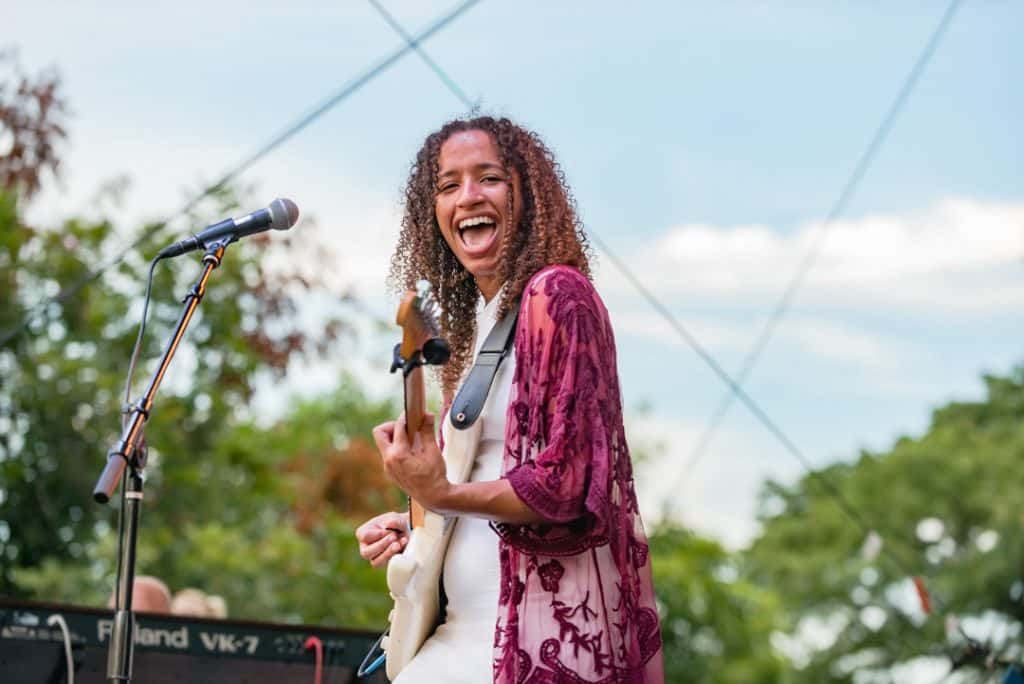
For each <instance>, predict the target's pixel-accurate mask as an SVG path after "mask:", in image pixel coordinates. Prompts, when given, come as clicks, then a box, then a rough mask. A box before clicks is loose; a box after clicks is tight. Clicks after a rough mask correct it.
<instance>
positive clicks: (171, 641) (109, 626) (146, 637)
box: [96, 620, 188, 650]
mask: <svg viewBox="0 0 1024 684" xmlns="http://www.w3.org/2000/svg"><path fill="white" fill-rule="evenodd" d="M96 631H97V637H98V638H99V640H100V643H105V642H106V641H107V640H108V639H110V634H111V632H113V631H114V621H113V620H99V621H97V622H96ZM135 644H136V645H137V646H152V647H156V648H173V649H176V650H185V649H187V648H188V626H187V625H182V626H181V627H179V628H178V629H160V628H156V627H143V626H142V625H140V624H139V623H137V622H136V623H135Z"/></svg>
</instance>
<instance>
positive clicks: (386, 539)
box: [356, 512, 409, 568]
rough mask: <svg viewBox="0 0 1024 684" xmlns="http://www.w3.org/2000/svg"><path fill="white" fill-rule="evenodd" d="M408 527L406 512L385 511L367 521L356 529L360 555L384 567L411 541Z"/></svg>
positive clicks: (373, 564)
mask: <svg viewBox="0 0 1024 684" xmlns="http://www.w3.org/2000/svg"><path fill="white" fill-rule="evenodd" d="M407 529H408V514H406V513H394V512H392V513H383V514H381V515H378V516H376V517H375V518H372V519H370V520H368V521H366V522H365V523H363V524H362V525H360V526H359V528H358V529H357V530H356V539H357V540H358V541H359V555H360V556H362V557H363V558H365V559H366V560H368V561H370V565H372V566H373V567H375V568H379V567H383V566H384V565H385V564H387V562H388V561H389V560H390V559H391V557H392V556H395V555H396V554H399V553H401V552H402V551H403V550H404V549H405V547H406V545H407V544H408V543H409V535H408V534H407V532H406V530H407ZM396 530H398V531H397V532H396Z"/></svg>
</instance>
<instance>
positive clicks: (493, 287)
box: [476, 276, 502, 304]
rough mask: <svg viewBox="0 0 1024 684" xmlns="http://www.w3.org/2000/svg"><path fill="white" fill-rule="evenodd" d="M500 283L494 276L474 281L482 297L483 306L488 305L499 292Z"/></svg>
mask: <svg viewBox="0 0 1024 684" xmlns="http://www.w3.org/2000/svg"><path fill="white" fill-rule="evenodd" d="M501 285H502V283H501V282H500V281H499V280H498V278H497V277H496V276H486V277H480V278H477V279H476V287H477V289H478V290H480V294H481V295H483V298H484V304H490V303H491V300H492V299H494V297H495V296H496V295H497V294H498V293H499V292H501Z"/></svg>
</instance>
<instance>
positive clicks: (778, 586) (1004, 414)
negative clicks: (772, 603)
mask: <svg viewBox="0 0 1024 684" xmlns="http://www.w3.org/2000/svg"><path fill="white" fill-rule="evenodd" d="M985 384H986V388H987V393H986V396H985V398H984V399H983V400H982V401H978V402H956V403H951V404H949V405H947V406H944V407H942V408H940V409H938V410H936V411H935V412H934V414H933V416H932V421H931V425H930V427H929V428H928V430H927V432H926V433H925V434H924V435H922V436H921V437H918V438H909V437H904V438H901V439H899V440H898V441H897V442H896V443H895V444H894V445H893V447H892V449H890V450H889V451H888V452H885V453H877V454H876V453H866V452H865V453H862V454H861V455H860V458H859V459H858V460H857V461H856V462H854V463H843V464H837V465H833V466H830V467H828V468H824V469H822V470H821V471H818V472H817V473H815V474H814V475H813V476H812V475H808V476H807V477H805V478H803V479H802V480H800V481H799V482H797V483H796V484H794V485H793V486H790V487H786V486H783V485H780V484H777V483H771V484H769V486H768V487H767V488H766V491H765V495H764V498H763V511H764V514H763V523H764V528H763V533H762V534H761V535H760V537H759V538H758V539H757V540H756V541H755V542H754V544H753V545H752V547H751V549H750V551H749V554H748V562H749V568H750V577H751V578H752V579H753V580H754V581H755V582H757V583H758V584H760V585H763V586H771V587H773V588H774V589H775V590H776V591H778V592H779V595H780V596H781V597H782V599H783V605H784V607H785V609H786V612H787V614H788V616H789V618H790V620H791V623H792V624H794V625H800V624H803V625H804V626H805V627H808V626H811V625H817V631H818V632H819V634H821V635H824V636H825V639H824V641H823V642H822V643H819V644H817V645H816V646H810V647H809V646H807V645H806V644H805V645H804V646H802V647H801V646H799V644H798V648H797V649H796V650H797V651H798V656H797V658H796V660H797V662H798V664H799V665H800V670H799V673H800V681H807V682H822V681H837V682H852V681H855V676H858V675H857V673H871V672H874V673H876V674H878V675H879V676H882V677H883V678H884V677H886V676H889V675H887V673H890V672H891V668H892V667H893V666H895V665H897V664H900V663H906V662H907V661H910V660H912V659H914V658H917V657H921V656H929V655H930V656H941V655H944V654H947V653H951V652H956V651H957V650H958V649H960V648H962V646H963V643H964V639H963V635H962V634H960V633H959V631H958V630H950V629H948V625H952V624H953V622H947V618H952V619H961V620H962V621H963V620H964V619H965V618H969V617H972V616H973V617H977V616H980V615H982V614H985V615H987V616H988V618H989V619H990V620H991V624H999V625H1001V626H1002V628H1001V629H999V630H996V631H995V632H992V633H989V631H988V630H990V629H991V627H988V628H986V633H973V634H969V635H968V636H970V637H971V638H973V639H977V640H978V641H982V642H984V641H986V640H988V639H992V641H993V647H994V649H995V650H996V652H1003V653H1004V654H1005V655H1007V656H1009V657H1019V656H1020V643H1019V634H1020V631H1021V629H1022V624H1021V621H1022V618H1024V603H1022V600H1024V579H1022V571H1024V541H1022V534H1021V533H1022V525H1024V516H1022V515H1021V507H1020V492H1021V490H1022V488H1024V471H1022V469H1021V468H1020V463H1021V462H1022V460H1021V459H1022V457H1024V369H1017V370H1015V371H1014V372H1012V373H1011V374H1010V375H1009V376H1007V377H997V376H987V377H986V378H985ZM820 478H823V479H824V480H826V481H827V482H828V483H830V484H831V486H832V487H834V488H835V489H836V490H837V491H838V492H839V494H840V496H841V497H842V498H843V500H845V501H846V502H847V503H848V504H849V506H850V507H851V508H852V510H854V511H855V513H854V514H853V515H854V516H859V517H860V518H861V520H862V521H863V522H864V523H865V524H866V525H868V526H870V527H871V528H872V529H873V530H874V531H875V534H876V535H877V536H878V538H879V539H880V540H881V541H882V544H883V548H882V551H881V553H880V554H875V553H873V552H871V551H870V547H871V546H872V542H868V543H867V544H865V542H866V537H867V536H874V535H865V533H864V530H863V528H862V527H861V526H860V525H859V524H857V523H856V522H855V521H854V520H853V519H852V518H851V515H850V514H849V513H848V512H847V511H844V510H843V509H842V508H841V507H840V506H839V505H838V504H837V501H836V498H835V497H834V496H832V495H831V494H830V493H829V492H827V491H825V490H824V489H823V488H822V486H821V483H820ZM913 576H920V577H921V578H922V580H923V582H924V584H925V586H926V587H927V588H928V590H929V592H930V597H931V603H932V605H933V606H934V608H935V611H934V612H933V614H932V615H931V616H929V615H927V614H925V613H924V611H923V606H922V604H921V603H920V602H919V601H918V599H917V598H916V594H915V591H914V588H913V583H912V577H913ZM962 624H963V623H962ZM966 624H968V625H969V624H972V623H970V622H969V621H967V622H966ZM796 641H799V639H797V640H796ZM859 676H865V675H864V674H860V675H859ZM883 681H885V680H884V679H883Z"/></svg>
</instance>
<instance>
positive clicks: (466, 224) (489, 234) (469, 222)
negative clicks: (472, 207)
mask: <svg viewBox="0 0 1024 684" xmlns="http://www.w3.org/2000/svg"><path fill="white" fill-rule="evenodd" d="M497 235H498V225H497V224H496V223H495V222H494V219H492V218H489V217H487V216H477V217H475V218H470V219H465V220H464V221H461V222H460V223H459V240H461V242H462V244H463V246H464V247H465V248H466V250H467V251H468V252H470V253H472V254H476V253H481V252H486V251H487V250H488V249H489V248H490V247H491V243H493V242H494V239H495V238H496V237H497Z"/></svg>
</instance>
